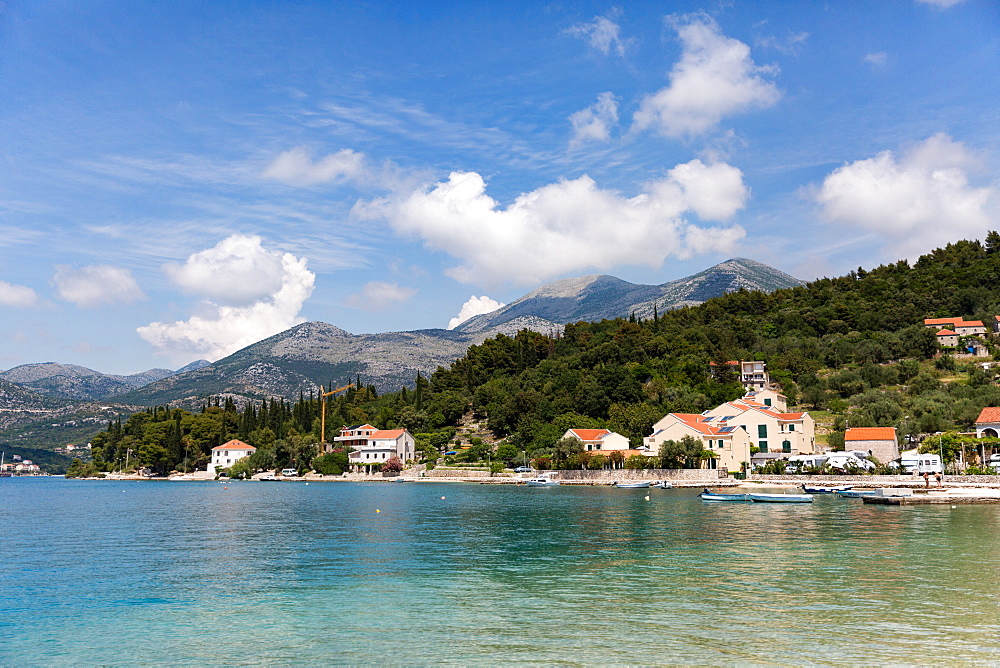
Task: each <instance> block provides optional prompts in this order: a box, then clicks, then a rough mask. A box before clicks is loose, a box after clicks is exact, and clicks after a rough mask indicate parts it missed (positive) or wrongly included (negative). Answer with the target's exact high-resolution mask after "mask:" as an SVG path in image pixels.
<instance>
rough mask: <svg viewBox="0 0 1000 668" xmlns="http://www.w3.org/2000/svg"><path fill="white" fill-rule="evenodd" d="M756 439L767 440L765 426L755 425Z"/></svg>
mask: <svg viewBox="0 0 1000 668" xmlns="http://www.w3.org/2000/svg"><path fill="white" fill-rule="evenodd" d="M757 438H767V425H766V424H759V425H757Z"/></svg>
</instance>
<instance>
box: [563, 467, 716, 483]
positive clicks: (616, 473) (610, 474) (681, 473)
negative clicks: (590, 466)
mask: <svg viewBox="0 0 1000 668" xmlns="http://www.w3.org/2000/svg"><path fill="white" fill-rule="evenodd" d="M554 474H555V475H553V476H552V477H554V478H555V479H557V480H565V481H567V482H581V483H584V482H587V483H591V482H592V483H596V484H601V483H604V484H611V483H613V482H616V481H627V480H670V481H671V482H692V483H694V482H716V481H718V480H719V479H726V478H728V477H729V472H728V471H726V469H715V470H712V469H646V470H644V471H637V470H633V469H615V470H613V471H611V470H603V471H554Z"/></svg>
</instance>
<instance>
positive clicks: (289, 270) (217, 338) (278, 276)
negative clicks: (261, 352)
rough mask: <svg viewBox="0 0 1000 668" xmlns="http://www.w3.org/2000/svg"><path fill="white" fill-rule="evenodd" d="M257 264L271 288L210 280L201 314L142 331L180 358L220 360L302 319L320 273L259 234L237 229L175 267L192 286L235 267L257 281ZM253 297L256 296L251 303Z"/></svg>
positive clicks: (227, 277)
mask: <svg viewBox="0 0 1000 668" xmlns="http://www.w3.org/2000/svg"><path fill="white" fill-rule="evenodd" d="M254 268H257V269H259V270H260V271H261V272H262V273H261V275H260V276H259V277H258V279H259V283H260V284H261V285H266V286H269V287H270V289H271V290H272V292H271V293H270V294H264V293H263V290H261V289H260V288H256V287H255V288H253V289H248V290H245V291H243V292H238V294H235V295H234V293H233V292H232V291H230V290H223V289H220V288H218V287H217V286H214V285H207V284H206V286H205V287H204V288H203V289H202V290H201V291H200V294H202V295H204V296H206V297H208V299H206V300H205V301H203V303H202V304H201V305H200V308H199V312H198V313H197V314H195V315H192V316H191V317H190V318H189V319H187V320H183V321H178V322H172V323H162V322H152V323H150V324H148V325H146V326H144V327H139V328H138V329H137V330H136V331H137V332H138V333H139V336H141V337H142V338H143V339H144V340H146V341H147V342H149V343H150V344H152V345H153V346H154V347H155V348H157V351H158V352H159V353H161V354H164V355H167V356H169V357H170V358H171V359H173V360H174V361H176V362H184V361H191V359H196V358H198V357H204V358H205V359H208V360H211V361H215V360H217V359H219V358H221V357H225V356H226V355H229V354H231V353H233V352H236V351H237V350H239V349H241V348H245V347H246V346H248V345H250V344H252V343H256V342H257V341H260V340H261V339H265V338H267V337H268V336H272V335H274V334H277V333H279V332H282V331H284V330H286V329H288V328H289V327H292V326H294V325H297V324H299V323H300V322H302V321H303V319H302V318H300V317H299V312H300V311H301V310H302V305H303V304H304V303H305V301H306V299H308V298H309V296H310V295H311V294H312V291H313V286H314V282H315V274H313V273H312V272H311V271H309V270H308V269H307V267H306V260H305V259H300V258H297V257H295V256H294V255H292V254H291V253H283V254H281V253H278V252H275V251H268V250H266V249H264V248H263V247H262V246H261V244H260V239H259V238H257V237H244V236H242V235H233V236H231V237H229V238H228V239H225V240H223V241H222V242H220V243H219V244H217V245H216V246H215V247H214V248H210V249H208V250H206V251H201V252H199V253H195V254H193V255H192V256H191V257H189V258H188V261H187V263H185V264H184V265H182V266H180V267H173V268H172V269H171V270H170V271H171V272H172V275H173V277H174V279H175V280H176V281H177V282H178V283H179V284H180V285H182V286H185V287H190V286H191V285H193V281H194V280H195V278H198V277H200V278H202V279H204V280H205V281H206V283H217V284H218V285H227V281H229V280H230V275H229V272H230V270H232V272H233V273H234V274H235V275H241V276H243V277H244V278H245V279H246V280H247V281H249V282H256V281H255V279H254V278H253V274H252V272H253V269H254ZM268 272H270V273H268ZM248 299H252V300H253V301H252V302H250V303H247V301H246V300H248Z"/></svg>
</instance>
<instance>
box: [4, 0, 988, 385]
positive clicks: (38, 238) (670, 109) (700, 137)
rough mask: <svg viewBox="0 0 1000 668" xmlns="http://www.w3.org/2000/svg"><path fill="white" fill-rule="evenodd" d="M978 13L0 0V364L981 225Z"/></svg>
mask: <svg viewBox="0 0 1000 668" xmlns="http://www.w3.org/2000/svg"><path fill="white" fill-rule="evenodd" d="M998 54H1000V4H998V3H996V2H994V1H992V0H964V1H961V0H960V1H957V2H955V1H952V0H936V1H934V2H930V1H919V0H885V1H882V2H877V3H872V2H836V3H822V2H797V3H788V2H759V1H755V2H749V1H740V0H733V1H731V2H716V3H712V2H699V3H694V2H672V3H667V2H660V3H627V4H626V3H623V4H617V5H615V4H598V3H585V2H580V3H565V4H559V3H552V4H547V5H546V4H542V3H516V2H510V3H452V4H448V3H443V2H433V3H431V2H408V3H398V5H395V6H394V5H391V4H389V3H358V2H352V3H332V2H331V3H323V2H314V3H308V2H281V3H279V2H275V3H264V2H258V3H252V4H251V3H243V2H212V3H201V2H199V3H194V2H183V1H179V2H169V3H163V2H99V1H93V2H83V3H81V2H75V1H74V2H21V1H19V0H6V2H4V3H3V4H2V5H0V140H2V141H0V369H4V368H10V367H13V366H15V365H18V364H23V363H28V362H41V361H60V362H68V363H75V364H81V365H84V366H89V367H91V368H95V369H98V370H101V371H104V372H108V373H132V372H136V371H140V370H143V369H146V368H150V367H153V366H166V367H170V368H176V367H179V366H181V365H183V364H185V363H187V362H189V361H192V360H194V359H198V358H202V357H205V358H208V359H217V358H219V357H221V356H223V355H225V354H228V353H230V352H233V351H235V350H236V349H238V348H240V347H242V346H245V345H248V344H249V343H252V342H254V341H256V340H259V339H261V338H264V337H266V336H269V335H271V334H274V333H277V332H279V331H282V330H284V329H286V328H288V327H290V326H292V325H294V324H297V323H299V322H302V321H305V320H322V321H325V322H329V323H332V324H335V325H337V326H339V327H342V328H343V329H346V330H348V331H351V332H355V333H362V332H379V331H398V330H409V329H420V328H430V327H446V326H448V325H449V323H450V322H453V319H455V318H456V316H458V314H459V313H460V312H464V313H465V314H467V315H468V314H474V313H475V312H478V310H481V309H489V308H490V306H491V305H495V304H498V303H505V302H509V301H512V300H514V299H516V298H518V297H519V296H521V295H523V294H525V293H526V292H528V291H529V290H531V289H533V288H535V287H537V286H538V285H540V284H542V283H545V282H549V281H552V280H556V279H558V278H565V277H571V276H580V275H584V274H590V273H608V274H613V275H615V276H618V277H620V278H623V279H625V280H629V281H633V282H637V283H662V282H665V281H668V280H671V279H674V278H678V277H681V276H686V275H689V274H691V273H694V272H696V271H700V270H701V269H704V268H706V267H708V266H711V265H712V264H715V263H717V262H720V261H723V260H726V259H728V258H730V257H735V256H744V257H750V258H753V259H756V260H759V261H761V262H765V263H768V264H771V265H773V266H775V267H777V268H779V269H781V270H783V271H786V272H788V273H791V274H793V275H796V276H798V277H800V278H803V279H812V278H816V277H818V276H824V275H839V274H842V273H844V272H846V271H848V270H850V269H852V268H855V267H858V266H875V265H878V264H880V263H882V262H884V261H895V260H897V259H899V258H904V257H906V258H913V257H916V256H918V255H920V254H921V253H922V252H925V251H927V250H929V249H931V248H934V247H936V246H939V245H942V244H944V243H947V242H949V241H953V240H956V239H960V238H982V237H983V236H984V235H985V232H986V231H987V230H990V229H997V228H1000V206H998V205H1000V143H998V137H1000V130H998V128H1000V105H998V104H997V101H998V100H1000V55H998Z"/></svg>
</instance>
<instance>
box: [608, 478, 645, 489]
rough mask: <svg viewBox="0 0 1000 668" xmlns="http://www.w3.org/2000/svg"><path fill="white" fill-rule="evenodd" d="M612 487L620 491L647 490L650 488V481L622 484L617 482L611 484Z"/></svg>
mask: <svg viewBox="0 0 1000 668" xmlns="http://www.w3.org/2000/svg"><path fill="white" fill-rule="evenodd" d="M611 486H612V487H617V488H618V489H646V488H647V487H649V481H648V480H645V481H643V482H620V481H617V480H616V481H615V482H613V483H611Z"/></svg>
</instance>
